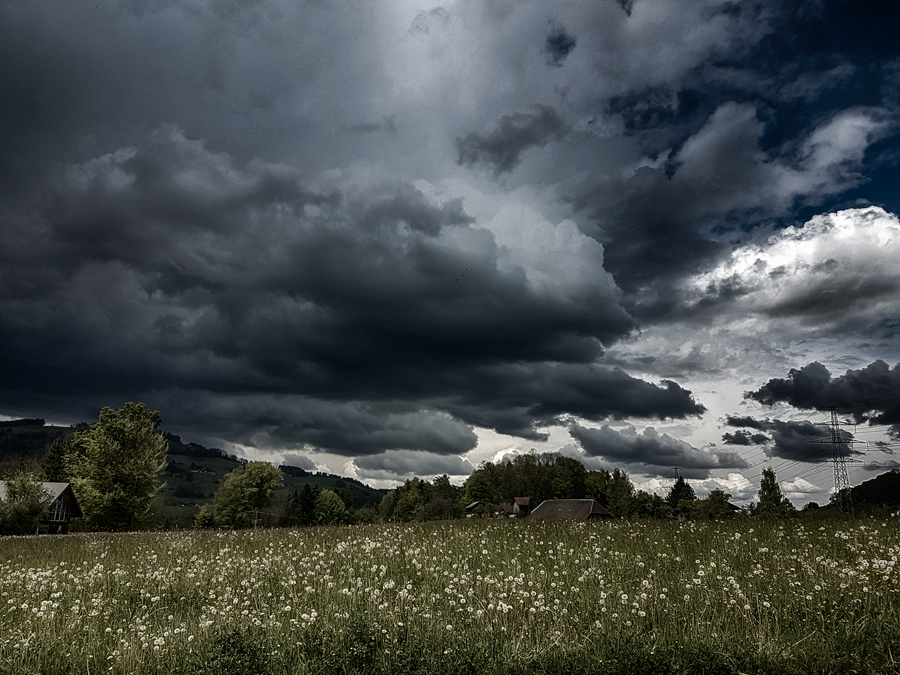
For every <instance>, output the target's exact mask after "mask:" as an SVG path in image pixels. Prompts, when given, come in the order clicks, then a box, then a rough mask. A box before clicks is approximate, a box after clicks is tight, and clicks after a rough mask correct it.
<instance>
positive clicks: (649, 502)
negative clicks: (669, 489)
mask: <svg viewBox="0 0 900 675" xmlns="http://www.w3.org/2000/svg"><path fill="white" fill-rule="evenodd" d="M629 515H632V516H639V517H641V518H668V517H669V516H671V515H672V509H670V508H669V506H668V505H667V504H666V503H665V502H664V501H663V498H662V497H660V496H659V495H655V494H650V493H649V492H645V491H644V490H638V492H637V493H636V494H635V495H634V499H632V500H631V510H630V514H629Z"/></svg>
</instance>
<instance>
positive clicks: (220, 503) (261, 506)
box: [213, 462, 340, 528]
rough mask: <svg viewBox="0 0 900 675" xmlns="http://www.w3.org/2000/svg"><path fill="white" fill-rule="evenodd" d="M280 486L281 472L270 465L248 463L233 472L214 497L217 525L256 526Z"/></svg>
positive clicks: (227, 475)
mask: <svg viewBox="0 0 900 675" xmlns="http://www.w3.org/2000/svg"><path fill="white" fill-rule="evenodd" d="M279 485H281V471H280V470H279V469H278V467H276V466H273V465H271V464H269V463H268V462H247V463H246V464H242V465H241V466H239V467H238V468H236V469H234V470H233V471H229V472H228V473H227V474H225V478H224V479H223V480H222V484H221V485H220V486H219V489H218V490H216V494H215V495H214V497H213V504H214V518H215V523H216V525H218V526H219V527H232V528H241V527H251V526H253V525H255V524H256V522H257V520H258V517H259V514H260V511H263V510H266V509H268V508H269V507H270V506H271V504H272V498H273V497H274V495H275V488H277V487H278V486H279ZM335 496H337V495H335ZM338 499H340V497H338Z"/></svg>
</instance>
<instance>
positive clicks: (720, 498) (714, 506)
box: [697, 489, 734, 520]
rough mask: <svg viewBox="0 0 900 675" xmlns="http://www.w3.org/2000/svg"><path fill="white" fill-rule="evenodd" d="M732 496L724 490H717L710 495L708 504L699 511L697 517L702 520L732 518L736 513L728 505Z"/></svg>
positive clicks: (707, 500)
mask: <svg viewBox="0 0 900 675" xmlns="http://www.w3.org/2000/svg"><path fill="white" fill-rule="evenodd" d="M729 499H731V495H730V494H728V493H727V492H725V491H724V490H719V489H715V490H713V491H712V492H710V493H709V497H707V499H706V503H705V504H704V505H703V506H702V507H701V508H700V509H699V510H698V512H697V515H698V516H700V517H701V518H710V519H713V520H715V519H720V518H730V517H731V516H733V515H734V511H733V510H732V508H731V507H730V506H729V505H728V500H729Z"/></svg>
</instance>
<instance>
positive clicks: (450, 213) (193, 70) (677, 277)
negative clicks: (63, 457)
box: [0, 0, 900, 503]
mask: <svg viewBox="0 0 900 675" xmlns="http://www.w3.org/2000/svg"><path fill="white" fill-rule="evenodd" d="M898 28H900V6H898V5H897V4H896V3H893V2H886V1H884V0H854V1H850V0H846V1H837V0H819V1H813V2H802V3H793V2H789V3H784V2H781V1H775V0H754V1H745V2H742V1H739V0H633V1H630V0H629V1H627V2H626V1H625V0H601V1H598V2H590V3H585V2H556V3H549V4H548V3H545V2H531V1H529V0H515V1H509V2H507V1H506V0H498V1H496V2H488V3H485V2H472V1H471V0H460V1H458V2H452V3H445V4H427V3H426V4H422V3H420V2H401V1H396V2H364V1H361V0H351V1H349V2H339V3H334V2H320V1H319V0H309V1H306V2H303V1H296V0H291V1H290V2H286V1H284V2H282V1H279V0H206V1H203V0H195V1H188V0H153V1H151V2H148V0H140V1H139V2H138V1H130V0H128V1H126V0H121V1H118V2H113V1H110V0H94V1H93V2H71V3H62V4H60V3H56V2H54V3H50V2H47V1H46V0H27V1H25V0H3V1H2V2H0V91H2V92H3V94H2V96H3V98H2V105H0V345H2V350H0V414H2V416H3V417H6V418H16V417H44V418H46V419H47V420H48V421H50V422H54V423H60V424H70V423H74V422H78V421H83V420H84V421H93V420H95V419H96V416H97V412H98V411H99V409H100V408H101V407H103V406H107V405H108V406H113V407H119V406H121V405H122V404H123V403H124V402H126V401H142V402H144V403H146V404H147V405H148V406H149V407H151V408H152V409H158V410H159V411H160V412H161V414H162V417H163V420H164V427H165V428H166V429H167V430H169V431H172V432H174V433H178V434H180V435H182V436H183V437H184V438H186V439H188V440H193V441H197V442H201V443H204V444H206V445H213V446H217V447H223V448H225V449H227V450H229V451H232V452H237V453H238V454H242V455H245V456H247V457H249V458H252V459H270V460H273V461H277V460H280V459H282V458H288V459H290V461H291V462H292V463H294V464H296V465H298V466H303V467H304V468H317V469H320V470H325V471H330V472H335V473H340V474H345V475H351V476H355V477H358V478H359V479H361V480H363V481H366V482H369V483H370V484H372V485H376V486H389V485H393V484H396V482H397V481H401V480H404V479H405V478H408V477H410V476H412V475H419V476H433V475H437V474H442V473H448V474H450V475H451V476H452V477H453V480H454V482H456V483H460V482H461V481H462V480H464V478H465V476H466V475H467V474H468V473H470V472H471V471H472V469H473V468H474V467H475V466H477V465H478V463H479V462H481V461H483V460H491V459H496V458H498V457H501V456H503V455H504V454H505V453H510V452H527V451H529V449H531V448H535V449H537V450H539V451H558V452H562V453H563V454H567V455H570V456H573V457H577V458H579V459H581V460H582V461H584V462H585V464H586V465H587V466H588V467H589V468H601V467H603V468H614V467H622V468H625V469H626V470H628V471H629V472H630V473H631V474H632V475H633V477H634V479H635V481H636V482H637V483H638V484H639V485H640V486H643V487H646V488H648V489H651V490H658V491H664V490H665V489H666V487H667V482H670V481H671V477H672V476H673V473H674V467H679V470H680V472H681V474H682V475H684V476H686V477H688V478H690V479H691V480H692V481H693V484H694V485H695V486H696V488H697V491H698V492H699V493H701V494H702V493H703V492H705V491H706V490H709V489H711V488H714V487H725V488H726V489H727V490H728V491H729V492H731V493H732V494H733V495H734V496H735V500H736V501H738V502H741V503H745V502H746V501H749V500H750V499H752V498H754V497H755V492H756V490H757V489H758V483H759V476H760V474H761V472H762V469H763V468H764V467H765V466H772V467H773V468H775V469H776V473H777V474H778V477H779V479H780V480H781V481H782V487H783V489H784V490H785V491H786V492H787V493H788V495H789V496H791V497H792V498H793V499H795V500H796V501H797V502H798V503H803V502H805V501H808V500H810V499H815V500H817V501H819V502H824V501H827V499H828V492H829V489H830V487H831V484H832V476H831V471H830V467H829V465H828V464H827V463H824V462H823V459H827V458H828V457H829V456H830V453H831V448H830V446H828V445H823V444H814V443H810V442H809V441H811V440H816V439H817V438H821V437H823V436H826V435H827V434H828V429H827V428H826V427H823V426H816V423H818V422H822V421H827V420H828V419H829V417H830V407H831V406H836V409H837V412H838V414H839V417H840V419H841V421H843V422H847V423H848V424H847V425H844V426H842V428H843V430H844V433H845V434H847V439H848V440H853V441H854V443H852V445H851V446H848V448H850V447H852V456H853V458H854V459H855V460H857V461H856V463H854V464H853V468H852V470H851V481H852V482H855V483H858V482H860V481H862V480H864V479H866V478H869V477H871V476H873V475H875V474H876V473H877V472H880V471H884V470H886V469H888V468H891V467H894V466H898V465H900V463H898V461H897V460H896V459H895V458H894V457H893V453H894V449H895V448H896V444H897V442H898V440H900V365H898V364H900V265H898V263H897V260H898V254H900V221H898V216H897V214H898V213H900V190H898V179H900V133H898V132H900V47H898V45H900V43H898V41H897V39H896V34H897V29H898Z"/></svg>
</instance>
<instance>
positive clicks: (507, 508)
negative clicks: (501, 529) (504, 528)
mask: <svg viewBox="0 0 900 675" xmlns="http://www.w3.org/2000/svg"><path fill="white" fill-rule="evenodd" d="M500 510H501V511H503V513H505V514H507V515H510V514H512V513H513V505H512V504H510V503H509V502H502V503H501V504H500Z"/></svg>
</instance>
